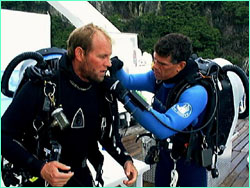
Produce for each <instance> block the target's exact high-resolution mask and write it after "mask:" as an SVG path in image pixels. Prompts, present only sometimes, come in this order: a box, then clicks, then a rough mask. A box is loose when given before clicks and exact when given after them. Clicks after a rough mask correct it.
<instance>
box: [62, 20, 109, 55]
mask: <svg viewBox="0 0 250 188" xmlns="http://www.w3.org/2000/svg"><path fill="white" fill-rule="evenodd" d="M97 31H99V32H101V33H103V34H104V36H105V37H106V38H107V39H108V40H110V42H111V38H110V36H109V35H108V34H107V33H106V31H104V30H103V29H102V28H100V27H98V26H96V25H94V24H92V23H90V24H87V25H85V26H82V27H79V28H76V29H75V30H74V31H72V32H71V34H70V35H69V38H68V40H67V53H68V56H69V58H70V59H71V60H73V59H74V58H75V49H76V47H78V46H80V47H81V48H82V49H83V50H84V51H85V52H86V53H88V52H89V51H90V50H91V49H92V39H93V35H94V34H95V33H96V32H97Z"/></svg>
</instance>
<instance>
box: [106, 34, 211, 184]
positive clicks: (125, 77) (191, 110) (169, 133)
mask: <svg viewBox="0 0 250 188" xmlns="http://www.w3.org/2000/svg"><path fill="white" fill-rule="evenodd" d="M191 53H192V45H191V41H190V39H189V38H188V37H186V36H184V35H182V34H177V33H171V34H167V35H165V36H164V37H162V38H161V39H160V40H159V41H158V42H157V43H156V45H155V48H154V54H153V59H154V64H153V67H152V70H150V71H149V72H147V73H143V74H127V73H126V72H125V71H124V70H123V69H121V68H122V66H123V63H122V62H121V61H120V60H119V59H118V58H117V57H116V58H113V59H112V67H111V68H110V69H111V72H112V73H113V74H115V76H116V77H117V78H118V79H119V80H120V82H121V83H122V85H123V86H124V87H125V88H127V89H130V90H140V91H149V92H152V93H154V100H153V103H152V108H147V107H146V109H147V110H142V108H138V106H137V105H136V102H133V99H132V98H131V97H129V95H126V92H125V91H126V90H125V89H124V88H123V86H122V85H121V84H120V83H118V82H115V84H113V85H112V83H113V82H114V81H113V80H112V79H105V80H104V83H105V84H106V86H107V88H110V89H111V90H112V91H113V92H114V93H115V94H116V95H117V96H118V97H119V98H120V100H121V101H122V102H123V103H124V106H125V108H126V109H127V110H128V111H129V112H131V114H132V115H133V117H134V118H135V119H136V120H137V121H138V123H139V124H140V125H142V126H143V127H145V128H146V129H147V130H149V131H150V132H151V133H153V134H154V135H155V137H156V138H157V139H158V140H159V142H158V145H157V148H154V149H155V150H154V151H152V153H153V154H155V153H156V155H155V156H153V160H155V161H154V162H158V163H157V167H156V172H155V186H160V187H168V186H184V187H193V186H207V174H206V169H205V168H204V167H202V166H201V165H198V164H196V162H195V161H193V160H191V161H189V162H187V161H186V156H185V154H184V153H185V152H186V151H185V148H182V146H181V144H180V147H179V146H178V145H175V143H182V138H183V139H184V138H185V136H184V135H185V134H183V135H180V134H179V133H178V134H177V131H176V130H179V131H182V130H184V129H186V128H187V127H190V126H191V127H199V126H201V124H202V119H203V116H204V114H205V113H206V106H207V101H208V93H207V91H206V89H205V88H204V87H203V86H202V85H199V84H196V85H194V86H192V87H189V88H186V89H185V90H184V91H183V92H182V93H181V94H180V97H179V99H178V100H177V101H176V102H175V103H174V104H171V105H168V104H166V101H167V99H168V97H169V95H170V93H171V91H172V90H173V88H174V86H175V85H176V84H178V83H179V82H181V81H183V80H190V79H192V77H193V75H194V74H196V73H198V66H197V64H196V63H195V62H194V61H190V60H189V58H190V56H191ZM110 85H112V87H109V86H110ZM170 102H173V101H170ZM168 138H170V139H168ZM176 139H177V140H178V139H180V141H179V142H178V141H177V142H175V143H172V140H176ZM172 144H174V145H172ZM184 147H185V146H184ZM177 150H178V152H176V151H177ZM158 152H159V156H157V153H158ZM179 152H183V155H182V154H181V155H179ZM176 153H178V155H175V154H176ZM157 159H159V161H157Z"/></svg>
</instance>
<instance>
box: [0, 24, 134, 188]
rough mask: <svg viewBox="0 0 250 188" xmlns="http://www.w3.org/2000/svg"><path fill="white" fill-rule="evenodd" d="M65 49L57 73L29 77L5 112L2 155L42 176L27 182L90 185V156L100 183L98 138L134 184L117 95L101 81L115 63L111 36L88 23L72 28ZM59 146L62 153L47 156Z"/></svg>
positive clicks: (100, 163) (43, 184)
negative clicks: (36, 79)
mask: <svg viewBox="0 0 250 188" xmlns="http://www.w3.org/2000/svg"><path fill="white" fill-rule="evenodd" d="M67 50H68V52H67V54H64V55H63V56H62V57H61V59H60V62H59V70H58V71H57V72H56V74H55V75H54V77H53V78H52V79H51V80H49V81H45V82H42V83H40V82H39V83H37V82H32V80H31V81H29V82H27V83H26V84H25V85H24V86H23V87H22V88H21V90H20V91H19V92H18V93H17V95H16V96H15V97H14V99H13V101H12V103H11V104H10V106H9V107H8V109H7V110H6V112H5V113H4V115H3V116H2V119H1V124H2V129H1V134H2V135H1V136H2V140H1V141H2V155H3V157H4V158H6V159H7V160H8V161H9V162H11V163H13V164H14V165H15V167H17V168H20V167H21V168H22V169H24V171H25V172H29V173H30V174H31V175H33V176H37V177H38V180H36V179H35V180H34V179H32V180H31V179H28V182H26V184H24V185H23V186H27V185H28V186H45V183H44V182H47V183H48V184H50V186H69V187H76V186H78V187H91V186H93V178H92V176H91V173H90V170H89V168H88V166H87V164H86V160H87V159H88V160H89V161H90V162H91V163H92V164H93V166H94V168H95V170H96V171H97V174H98V175H99V176H98V179H97V180H98V181H99V182H100V183H102V182H101V178H100V175H101V174H99V173H102V163H103V156H102V155H101V153H100V151H99V148H98V142H97V141H99V142H100V143H101V144H102V146H103V147H104V149H105V150H106V151H107V152H108V153H110V154H111V155H112V156H113V157H114V158H115V159H116V160H117V161H118V162H119V163H120V164H121V165H122V166H123V168H124V172H125V174H126V176H127V177H128V180H124V183H125V185H131V184H133V183H134V182H135V181H136V178H137V174H138V173H137V170H136V168H135V167H134V165H133V161H132V158H131V157H130V156H129V155H128V154H127V152H126V151H125V149H124V147H123V145H122V143H121V140H120V137H119V135H118V130H117V129H118V127H117V125H116V122H115V120H114V117H115V115H116V113H117V108H116V106H115V104H116V100H113V97H112V96H111V94H110V93H107V92H104V91H103V89H102V87H101V84H100V83H101V82H102V81H103V79H104V76H105V74H106V71H107V68H108V67H110V66H111V62H110V55H111V53H112V45H111V39H110V37H109V36H108V35H107V34H106V32H104V31H103V30H102V29H101V28H99V27H97V26H95V25H93V24H88V25H86V26H83V27H81V28H77V29H75V30H74V31H73V32H72V33H71V34H70V36H69V39H68V41H67ZM57 116H60V117H59V118H58V117H57ZM54 117H55V119H53V118H54ZM56 118H58V119H56ZM61 124H62V125H63V126H61ZM58 125H59V126H58ZM34 132H35V134H34ZM38 136H39V138H38ZM36 138H38V140H36ZM33 141H34V142H33ZM52 141H53V142H52ZM35 143H38V144H37V145H35ZM55 143H56V145H55ZM53 144H54V145H53ZM53 146H56V148H53ZM31 150H32V152H31ZM55 152H57V153H59V155H58V158H57V157H56V158H57V159H53V160H51V159H48V156H52V157H53V155H55ZM44 180H45V181H44Z"/></svg>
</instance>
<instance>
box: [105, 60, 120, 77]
mask: <svg viewBox="0 0 250 188" xmlns="http://www.w3.org/2000/svg"><path fill="white" fill-rule="evenodd" d="M110 60H111V64H112V66H111V67H109V68H108V69H109V71H110V74H111V76H115V73H116V72H117V71H118V70H120V69H121V68H122V67H123V62H122V61H121V60H120V59H119V58H118V57H117V56H115V57H112V58H111V59H110Z"/></svg>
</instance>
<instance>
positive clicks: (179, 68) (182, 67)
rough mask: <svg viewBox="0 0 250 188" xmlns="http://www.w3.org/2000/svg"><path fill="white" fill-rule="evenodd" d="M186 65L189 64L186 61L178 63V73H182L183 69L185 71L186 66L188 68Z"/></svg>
mask: <svg viewBox="0 0 250 188" xmlns="http://www.w3.org/2000/svg"><path fill="white" fill-rule="evenodd" d="M186 64H187V62H186V61H180V62H179V63H178V71H179V72H180V71H181V70H182V69H184V68H185V66H186Z"/></svg>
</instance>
